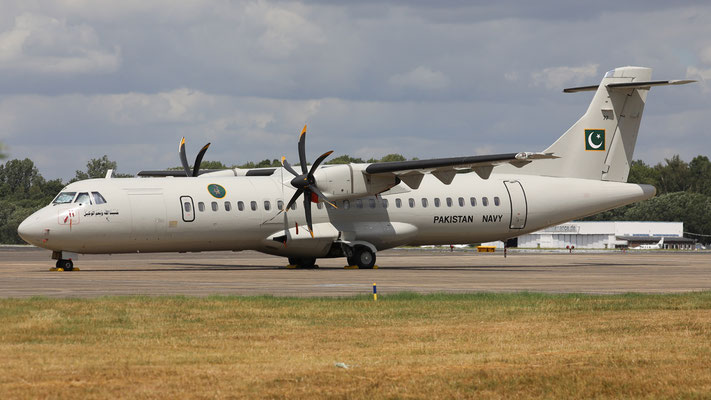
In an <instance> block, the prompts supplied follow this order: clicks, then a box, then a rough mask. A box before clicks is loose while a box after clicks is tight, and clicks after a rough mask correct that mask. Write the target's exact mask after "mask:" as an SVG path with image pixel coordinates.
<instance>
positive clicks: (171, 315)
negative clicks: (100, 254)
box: [0, 292, 711, 399]
mask: <svg viewBox="0 0 711 400" xmlns="http://www.w3.org/2000/svg"><path fill="white" fill-rule="evenodd" d="M336 363H345V364H346V365H347V366H348V368H347V369H346V368H340V367H337V366H336ZM0 365H1V366H2V374H1V375H0V398H2V399H9V398H67V399H69V398H71V399H79V398H107V397H111V398H240V397H244V398H254V397H259V398H263V397H266V398H314V397H316V398H319V397H321V398H323V397H327V398H334V397H335V398H457V397H477V398H512V397H533V398H536V397H538V398H581V397H586V398H590V397H594V398H620V397H624V398H630V397H634V398H669V397H675V398H711V292H702V293H690V294H678V295H619V296H584V295H545V294H530V293H518V294H471V295H414V294H400V295H391V296H385V297H381V298H380V299H379V300H378V301H377V302H373V301H372V299H370V298H369V297H357V298H345V299H331V298H329V299H305V298H274V297H207V298H193V297H118V298H97V299H60V300H56V299H47V298H34V299H4V300H0Z"/></svg>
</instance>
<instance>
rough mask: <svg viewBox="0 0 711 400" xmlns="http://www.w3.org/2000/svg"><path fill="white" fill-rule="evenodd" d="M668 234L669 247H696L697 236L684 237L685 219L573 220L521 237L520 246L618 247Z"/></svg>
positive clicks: (656, 239) (633, 245)
mask: <svg viewBox="0 0 711 400" xmlns="http://www.w3.org/2000/svg"><path fill="white" fill-rule="evenodd" d="M662 237H663V238H664V247H665V248H678V249H692V248H693V247H694V242H695V241H694V240H693V239H687V238H684V223H683V222H647V221H644V222H642V221H639V222H635V221H600V222H597V221H585V222H582V221H573V222H568V223H565V224H561V225H556V226H551V227H549V228H546V229H543V230H540V231H537V232H533V233H529V234H526V235H522V236H519V237H518V243H517V245H518V247H519V248H557V249H565V248H567V247H566V246H575V248H576V249H614V248H625V247H636V246H639V245H640V244H655V243H657V242H659V240H660V239H661V238H662Z"/></svg>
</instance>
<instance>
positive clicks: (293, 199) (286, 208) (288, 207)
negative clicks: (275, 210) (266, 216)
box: [284, 189, 304, 212]
mask: <svg viewBox="0 0 711 400" xmlns="http://www.w3.org/2000/svg"><path fill="white" fill-rule="evenodd" d="M301 193H304V189H299V190H297V191H296V193H294V195H293V196H291V200H289V202H288V203H286V207H285V208H284V212H287V211H289V209H290V208H291V206H292V205H293V204H294V203H295V202H296V199H298V198H299V196H300V195H301Z"/></svg>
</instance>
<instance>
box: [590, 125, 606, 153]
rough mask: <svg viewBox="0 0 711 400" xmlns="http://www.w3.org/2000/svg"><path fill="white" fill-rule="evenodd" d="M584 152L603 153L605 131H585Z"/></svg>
mask: <svg viewBox="0 0 711 400" xmlns="http://www.w3.org/2000/svg"><path fill="white" fill-rule="evenodd" d="M585 150H591V151H604V150H605V130H604V129H586V130H585Z"/></svg>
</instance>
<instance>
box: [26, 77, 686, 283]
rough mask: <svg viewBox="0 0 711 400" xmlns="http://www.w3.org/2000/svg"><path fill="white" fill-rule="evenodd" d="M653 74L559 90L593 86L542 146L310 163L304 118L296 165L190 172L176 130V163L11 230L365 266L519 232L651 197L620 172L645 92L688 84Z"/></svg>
mask: <svg viewBox="0 0 711 400" xmlns="http://www.w3.org/2000/svg"><path fill="white" fill-rule="evenodd" d="M651 73H652V70H651V69H649V68H640V67H622V68H617V69H615V70H612V71H610V72H608V73H606V74H605V77H604V78H603V79H602V82H601V83H600V84H599V85H595V86H586V87H577V88H571V89H565V90H564V91H565V92H579V91H594V92H595V95H594V97H593V99H592V102H591V103H590V106H589V107H588V110H587V112H586V113H585V114H584V115H583V116H582V118H580V119H579V120H578V121H577V122H576V123H575V124H574V125H573V126H572V127H571V128H570V129H568V131H567V132H565V133H564V134H563V136H561V137H560V138H559V139H558V140H557V141H556V142H555V143H553V144H552V145H551V146H550V147H548V148H547V149H546V150H544V151H543V152H540V153H531V152H521V153H509V154H495V155H485V156H471V157H455V158H439V159H430V160H418V161H399V162H381V163H372V164H347V165H323V166H321V162H322V161H323V160H324V159H325V158H326V157H327V156H328V155H329V154H331V152H328V153H325V154H323V155H321V156H320V157H319V158H318V159H317V160H316V161H315V162H314V163H313V165H311V167H310V168H309V167H308V166H307V163H306V152H305V138H306V127H304V130H303V131H302V132H301V136H300V137H299V142H298V150H299V166H298V167H299V169H300V170H299V171H296V170H294V169H293V168H292V167H291V166H290V165H289V163H288V162H287V161H286V160H285V159H284V158H282V164H283V168H261V169H251V170H245V169H238V168H235V169H227V170H219V171H202V173H201V171H200V162H201V160H202V156H203V155H204V153H205V150H207V147H208V146H209V144H208V145H206V146H205V147H203V149H202V150H201V151H200V153H199V154H198V157H197V158H196V160H195V164H194V169H192V170H190V169H189V167H188V162H187V158H186V157H185V140H184V139H183V141H181V144H180V148H179V154H180V158H181V162H182V165H183V167H184V169H185V171H184V172H182V171H181V172H178V173H176V171H145V172H141V173H139V176H143V177H141V178H124V179H112V178H111V177H110V174H107V177H106V178H105V179H89V180H85V181H80V182H75V183H71V184H69V185H67V187H65V188H64V189H62V191H61V193H59V194H58V195H57V197H56V198H55V199H54V200H53V201H52V203H51V204H49V205H48V206H46V207H44V208H42V209H41V210H39V211H37V212H36V213H34V214H32V215H31V216H30V217H28V218H27V219H26V220H25V221H23V222H22V224H21V225H20V226H19V228H18V233H19V234H20V236H21V237H22V238H23V239H24V240H26V241H27V242H29V243H31V244H34V245H36V246H40V247H43V248H46V249H50V250H52V258H53V259H56V260H57V263H56V267H57V268H63V269H64V270H71V269H72V268H73V261H74V260H76V259H77V253H82V254H98V253H102V254H108V253H128V252H199V251H208V250H234V251H239V250H247V249H251V250H257V251H260V252H264V253H268V254H273V255H278V256H284V257H288V258H289V263H290V264H291V265H296V266H300V267H311V266H313V265H314V262H315V261H316V259H317V258H322V257H344V256H345V257H347V260H348V264H349V265H357V266H358V267H359V268H372V267H373V266H374V264H375V255H376V252H377V251H378V250H383V249H388V248H392V247H395V246H402V245H426V244H454V243H477V242H489V241H494V240H501V239H507V238H512V237H516V236H520V235H522V234H524V233H528V232H533V231H536V230H539V229H542V228H545V227H548V226H552V225H556V224H560V223H562V222H566V221H570V220H572V219H575V218H580V217H584V216H587V215H591V214H595V213H599V212H601V211H605V210H608V209H612V208H615V207H620V206H622V205H625V204H629V203H633V202H636V201H640V200H645V199H648V198H650V197H652V196H654V194H655V192H656V190H655V188H654V187H652V186H649V185H636V184H629V183H626V181H627V175H628V173H629V168H630V162H631V161H632V154H633V151H634V147H635V142H636V140H637V132H638V130H639V124H640V120H641V117H642V111H643V109H644V104H645V100H646V97H647V93H648V92H649V90H650V88H651V87H652V86H661V85H676V84H683V83H689V82H692V81H651ZM465 172H470V173H465ZM471 172H473V173H471ZM171 175H172V176H173V177H170V176H171ZM146 176H147V177H146ZM175 176H182V177H180V178H177V177H175ZM299 197H302V202H301V204H298V205H297V200H298V199H299ZM312 203H315V204H316V205H315V207H312ZM301 207H303V210H301V209H300V208H301ZM282 210H285V211H282Z"/></svg>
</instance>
